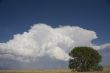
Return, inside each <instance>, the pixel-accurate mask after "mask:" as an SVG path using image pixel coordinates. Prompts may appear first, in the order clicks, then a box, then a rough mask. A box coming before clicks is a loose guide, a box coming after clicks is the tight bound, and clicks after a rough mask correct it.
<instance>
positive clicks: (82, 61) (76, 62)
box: [69, 47, 103, 72]
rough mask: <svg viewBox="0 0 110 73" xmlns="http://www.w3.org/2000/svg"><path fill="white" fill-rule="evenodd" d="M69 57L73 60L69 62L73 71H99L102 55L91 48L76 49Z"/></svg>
mask: <svg viewBox="0 0 110 73" xmlns="http://www.w3.org/2000/svg"><path fill="white" fill-rule="evenodd" d="M69 55H70V56H71V57H72V58H73V59H70V60H69V68H70V69H72V70H73V71H80V72H83V71H99V70H102V68H103V67H102V66H101V65H99V63H100V61H101V55H100V54H99V53H98V51H96V50H95V49H93V48H91V47H76V48H73V49H72V50H71V52H70V53H69Z"/></svg>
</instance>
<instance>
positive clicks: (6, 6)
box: [0, 0, 110, 69]
mask: <svg viewBox="0 0 110 73" xmlns="http://www.w3.org/2000/svg"><path fill="white" fill-rule="evenodd" d="M38 23H45V24H42V25H40V24H38ZM33 24H36V25H35V26H32V25H33ZM46 24H47V25H46ZM65 25H66V26H67V25H68V26H69V28H68V27H66V26H65ZM30 26H32V28H30ZM50 26H52V27H50ZM59 26H65V27H62V28H61V27H59ZM71 26H78V27H71ZM55 27H56V28H57V29H59V30H61V31H65V33H66V34H68V33H73V34H69V35H66V36H64V35H63V36H62V35H61V34H64V33H62V32H60V31H59V30H56V29H55ZM34 28H37V29H34ZM64 28H65V29H64ZM50 29H51V30H52V31H51V30H50ZM70 29H73V30H74V29H75V30H76V31H71V30H70ZM85 29H88V30H85ZM28 30H30V31H29V32H26V33H23V32H25V31H28ZM48 30H49V31H51V32H52V33H54V34H53V35H54V36H53V35H52V33H50V32H49V31H48ZM90 30H91V31H90ZM32 31H35V32H36V33H35V32H32ZM37 31H39V32H40V31H42V32H40V33H38V32H37ZM53 31H54V32H53ZM68 31H70V32H68ZM109 31H110V0H0V55H2V54H3V57H0V69H36V68H62V67H64V68H66V67H67V64H68V62H67V61H66V62H65V61H61V60H59V59H64V58H62V57H63V56H58V55H57V54H56V52H54V50H52V52H53V53H49V54H46V55H45V53H44V56H43V57H40V59H39V58H38V57H37V55H39V52H38V54H37V55H36V54H35V53H36V51H40V50H39V49H35V48H33V40H35V41H34V42H35V43H36V42H37V43H38V44H37V45H38V46H40V49H42V48H41V47H42V46H41V45H42V43H41V42H42V41H43V45H45V42H44V40H45V39H48V37H42V35H45V36H47V35H48V34H49V35H50V36H51V37H55V38H56V37H58V36H57V33H59V32H60V33H59V34H60V36H61V37H62V38H63V39H62V38H61V39H59V37H58V38H57V40H56V41H57V43H56V42H54V43H56V44H57V45H55V46H53V45H52V46H51V47H53V48H54V49H56V50H57V51H58V52H59V54H61V53H62V54H64V55H66V53H65V50H64V49H65V47H66V48H70V47H71V46H69V47H68V44H71V43H73V41H74V40H75V42H76V43H77V44H76V45H80V46H81V45H85V44H86V45H92V46H93V47H94V46H95V47H106V48H107V49H101V50H99V51H100V52H101V54H102V55H103V57H104V58H103V60H104V61H103V63H102V64H103V65H106V66H107V65H110V64H109V62H110V58H109V56H110V54H109V52H110V50H109V49H108V48H110V34H109ZM45 32H46V33H45ZM56 32H57V33H56ZM94 32H95V33H94ZM18 33H21V34H18ZM30 33H31V34H30ZM77 33H78V35H79V36H78V35H77ZM15 34H18V35H15ZM33 34H34V35H33ZM74 34H76V39H72V40H70V39H71V36H74ZM96 34H97V36H98V39H96V40H94V38H96ZM13 35H15V38H14V39H13ZM70 35H71V36H70ZM80 35H81V37H80ZM28 36H31V37H32V38H30V37H29V38H27V37H28ZM77 36H78V38H77ZM33 37H34V38H33ZM36 37H38V38H36ZM39 38H40V39H39ZM67 38H69V39H67ZM10 39H12V41H11V42H10V41H9V40H10ZM30 39H32V40H30ZM36 39H37V41H36ZM43 39H44V40H43ZM65 39H67V40H68V41H67V42H66V44H65V42H62V40H65ZM79 39H80V40H81V41H83V42H81V41H80V40H79ZM25 40H27V42H25ZM91 40H94V41H93V43H92V42H91ZM7 41H8V43H6V42H7ZM59 41H60V47H59ZM19 42H20V43H19ZM23 42H24V43H25V45H23V44H24V43H23ZM28 42H29V43H28ZM50 42H52V41H51V40H49V41H47V43H50ZM14 43H15V45H16V44H19V45H16V46H13V44H14ZM39 43H40V45H39ZM47 43H46V44H47ZM106 43H108V44H106ZM27 44H28V45H30V46H28V45H27ZM94 44H95V45H94ZM7 45H8V47H7ZM19 46H20V48H19ZM38 46H37V47H38ZM62 46H63V49H62ZM1 47H2V48H1ZM3 47H4V48H3ZM27 47H30V48H29V49H25V48H27ZM56 47H58V48H56ZM46 48H48V47H46ZM4 49H5V50H4ZM19 49H20V50H19ZM48 49H49V50H50V48H48ZM9 51H11V53H10V52H9ZM24 51H26V52H24ZM33 51H35V52H34V54H33V53H32V52H33ZM60 52H61V53H60ZM46 53H47V52H46ZM4 54H8V55H9V56H10V55H12V56H14V58H15V59H20V58H21V59H22V60H24V59H25V58H28V57H30V56H31V58H36V59H39V60H36V61H34V62H31V63H26V62H21V61H18V60H17V61H16V60H13V59H11V58H10V57H9V58H7V57H6V56H7V55H6V56H5V57H6V58H4ZM51 54H52V55H55V58H57V59H58V60H56V59H55V58H54V59H50V57H51V56H48V55H51ZM27 55H29V56H27ZM35 55H36V56H35ZM19 56H20V57H19ZM34 56H35V57H34ZM16 57H17V58H16ZM44 59H45V60H44ZM48 60H49V61H48ZM50 63H51V64H50Z"/></svg>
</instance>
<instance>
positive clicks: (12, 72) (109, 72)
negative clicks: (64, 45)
mask: <svg viewBox="0 0 110 73" xmlns="http://www.w3.org/2000/svg"><path fill="white" fill-rule="evenodd" d="M0 73H110V68H108V67H106V68H104V71H102V72H71V71H70V70H68V69H59V70H58V69H55V70H0Z"/></svg>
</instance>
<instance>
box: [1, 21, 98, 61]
mask: <svg viewBox="0 0 110 73" xmlns="http://www.w3.org/2000/svg"><path fill="white" fill-rule="evenodd" d="M96 38H97V36H96V33H95V32H94V31H91V30H87V29H83V28H80V27H78V26H62V27H57V28H53V27H51V26H49V25H47V24H41V23H40V24H35V25H33V26H31V28H30V29H29V30H28V31H27V32H24V33H22V34H15V35H14V36H13V39H11V40H9V41H7V42H5V43H0V57H2V58H12V59H16V60H20V61H30V60H35V59H40V58H41V57H44V56H47V57H49V58H51V59H57V60H64V61H67V60H68V59H69V58H70V57H69V56H68V52H69V51H70V50H71V49H72V48H74V47H76V46H94V44H92V41H93V40H94V39H96ZM95 47H98V46H95Z"/></svg>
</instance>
